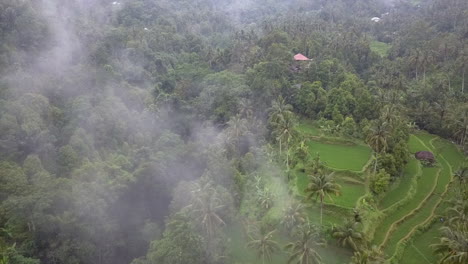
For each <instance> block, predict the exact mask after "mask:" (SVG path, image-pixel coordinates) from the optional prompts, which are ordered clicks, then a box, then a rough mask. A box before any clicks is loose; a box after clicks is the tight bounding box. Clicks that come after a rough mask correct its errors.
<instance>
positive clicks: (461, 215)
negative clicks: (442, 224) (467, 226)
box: [447, 196, 468, 225]
mask: <svg viewBox="0 0 468 264" xmlns="http://www.w3.org/2000/svg"><path fill="white" fill-rule="evenodd" d="M451 203H452V206H451V207H450V208H448V209H447V214H448V215H449V216H450V219H449V223H450V224H451V225H456V224H459V223H460V224H462V223H468V201H467V200H466V199H463V197H460V196H457V197H455V198H454V199H452V201H451Z"/></svg>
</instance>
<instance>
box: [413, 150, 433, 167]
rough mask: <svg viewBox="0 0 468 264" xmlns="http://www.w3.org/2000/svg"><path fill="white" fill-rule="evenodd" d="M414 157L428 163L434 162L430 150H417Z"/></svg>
mask: <svg viewBox="0 0 468 264" xmlns="http://www.w3.org/2000/svg"><path fill="white" fill-rule="evenodd" d="M414 157H415V158H416V159H417V160H420V161H423V162H425V163H428V164H434V162H435V157H434V154H433V153H432V152H430V151H418V152H416V153H415V154H414Z"/></svg>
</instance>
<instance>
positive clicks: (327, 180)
mask: <svg viewBox="0 0 468 264" xmlns="http://www.w3.org/2000/svg"><path fill="white" fill-rule="evenodd" d="M333 177H334V173H333V172H332V173H329V174H326V173H324V172H322V173H319V174H318V175H312V176H310V183H309V186H308V187H307V188H306V189H305V192H306V194H307V199H309V200H310V199H312V198H314V197H315V199H316V200H317V199H318V200H320V224H323V203H324V200H325V196H328V197H331V196H330V195H331V194H334V195H338V194H340V189H341V186H340V185H339V184H337V183H336V182H335V181H334V179H333Z"/></svg>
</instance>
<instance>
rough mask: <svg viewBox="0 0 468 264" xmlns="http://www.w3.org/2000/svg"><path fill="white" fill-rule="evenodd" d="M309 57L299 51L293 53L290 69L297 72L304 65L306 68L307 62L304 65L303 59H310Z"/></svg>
mask: <svg viewBox="0 0 468 264" xmlns="http://www.w3.org/2000/svg"><path fill="white" fill-rule="evenodd" d="M310 60H311V59H309V58H307V57H306V56H304V55H302V54H301V53H298V54H296V55H294V62H293V63H292V64H291V66H290V70H291V71H292V72H294V73H298V72H300V71H301V70H302V68H303V67H304V66H305V67H306V68H307V66H308V64H305V65H304V62H305V61H310Z"/></svg>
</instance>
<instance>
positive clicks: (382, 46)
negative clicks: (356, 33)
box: [370, 40, 391, 57]
mask: <svg viewBox="0 0 468 264" xmlns="http://www.w3.org/2000/svg"><path fill="white" fill-rule="evenodd" d="M390 47H391V45H389V44H387V43H384V42H380V41H376V40H374V41H372V42H371V43H370V49H371V50H372V51H373V52H375V53H377V54H379V55H380V56H381V57H386V56H387V55H388V51H389V50H390Z"/></svg>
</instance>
